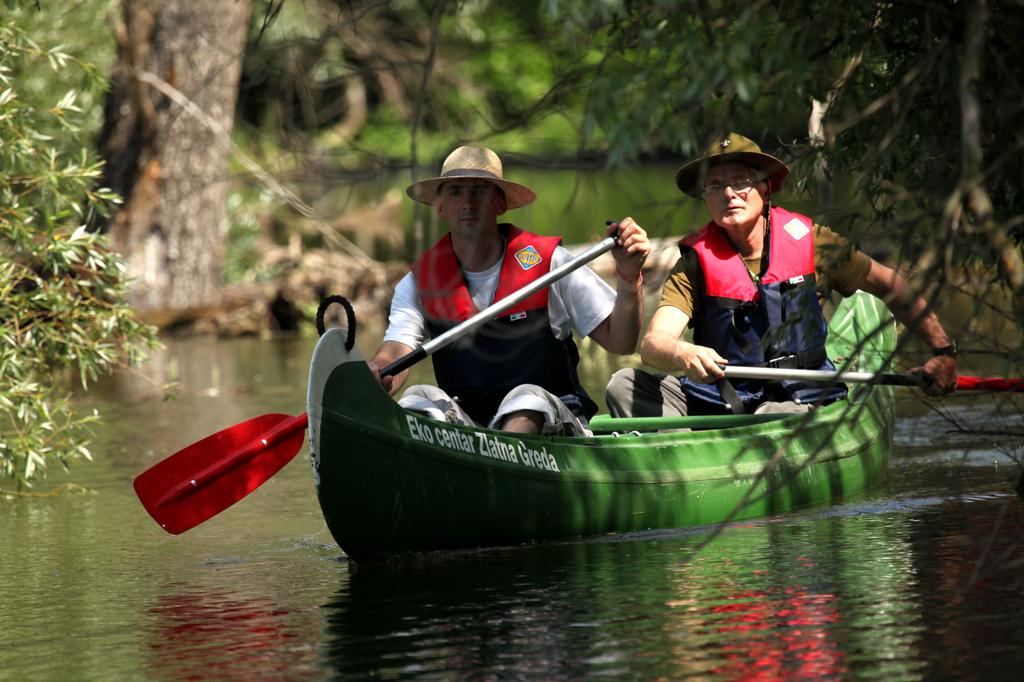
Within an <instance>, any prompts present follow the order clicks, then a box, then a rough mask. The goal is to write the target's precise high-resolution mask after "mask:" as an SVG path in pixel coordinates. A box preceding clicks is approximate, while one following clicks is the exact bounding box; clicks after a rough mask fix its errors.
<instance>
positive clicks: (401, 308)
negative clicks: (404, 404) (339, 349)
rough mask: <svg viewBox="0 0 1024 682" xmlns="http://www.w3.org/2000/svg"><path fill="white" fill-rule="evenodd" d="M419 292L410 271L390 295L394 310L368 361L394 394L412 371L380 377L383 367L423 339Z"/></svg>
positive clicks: (392, 309)
mask: <svg viewBox="0 0 1024 682" xmlns="http://www.w3.org/2000/svg"><path fill="white" fill-rule="evenodd" d="M418 303H419V294H418V293H417V292H416V284H415V281H414V280H413V277H412V274H407V275H406V276H405V277H403V278H402V279H401V280H399V282H398V285H397V286H396V287H395V295H394V296H393V297H392V298H391V311H390V313H389V314H388V328H387V330H386V331H385V332H384V340H383V342H382V343H381V344H380V348H378V349H377V352H376V353H374V356H373V358H372V359H371V360H370V361H369V362H367V364H368V365H369V366H370V371H371V372H372V373H373V376H374V377H376V379H377V381H379V382H380V383H381V385H382V386H383V387H384V388H385V389H386V390H387V392H388V395H394V394H395V393H397V392H398V390H399V389H400V388H401V387H402V385H403V384H404V383H405V381H406V379H408V378H409V370H405V371H404V372H399V373H398V374H397V375H395V376H392V377H384V378H383V379H381V376H380V370H381V369H383V368H384V367H387V366H388V365H389V364H391V363H392V362H394V361H395V360H397V359H398V358H400V357H402V356H404V355H406V354H408V353H411V352H412V351H413V349H414V348H416V347H417V346H419V345H420V343H421V342H422V341H423V333H424V331H423V330H424V321H423V312H422V311H421V310H420V309H419V305H418Z"/></svg>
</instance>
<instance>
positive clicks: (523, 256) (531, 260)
mask: <svg viewBox="0 0 1024 682" xmlns="http://www.w3.org/2000/svg"><path fill="white" fill-rule="evenodd" d="M516 260H517V261H519V265H520V266H521V267H522V268H523V270H529V269H530V268H532V267H533V266H534V265H540V262H541V261H542V260H543V259H542V258H541V257H540V254H539V253H537V249H535V248H533V247H532V246H527V247H526V248H525V249H520V250H518V251H516Z"/></svg>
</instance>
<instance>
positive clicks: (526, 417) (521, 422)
mask: <svg viewBox="0 0 1024 682" xmlns="http://www.w3.org/2000/svg"><path fill="white" fill-rule="evenodd" d="M499 428H500V429H501V430H502V431H508V432H510V433H540V432H541V430H542V429H543V428H544V415H543V414H541V413H540V412H534V411H533V410H517V411H515V412H510V413H509V414H507V415H505V417H504V418H503V419H502V420H501V425H500V427H499Z"/></svg>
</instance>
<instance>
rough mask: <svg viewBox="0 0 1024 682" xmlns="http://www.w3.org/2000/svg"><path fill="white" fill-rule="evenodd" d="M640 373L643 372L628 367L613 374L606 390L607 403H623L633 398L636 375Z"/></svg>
mask: <svg viewBox="0 0 1024 682" xmlns="http://www.w3.org/2000/svg"><path fill="white" fill-rule="evenodd" d="M639 371H641V370H637V369H633V368H631V367H627V368H625V369H620V370H619V371H618V372H616V373H615V374H613V375H612V378H611V379H610V380H609V381H608V386H607V387H606V388H605V390H604V396H605V401H606V402H607V401H610V400H615V402H617V403H621V402H623V401H624V400H626V399H627V398H629V396H632V395H633V387H634V386H635V385H636V375H637V372H639Z"/></svg>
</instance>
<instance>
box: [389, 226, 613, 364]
mask: <svg viewBox="0 0 1024 682" xmlns="http://www.w3.org/2000/svg"><path fill="white" fill-rule="evenodd" d="M615 244H616V240H615V237H606V238H605V239H604V240H602V241H601V242H599V243H597V244H595V245H593V246H591V247H590V248H589V249H587V250H586V251H584V252H583V253H581V254H580V255H578V256H576V257H575V258H573V259H572V260H571V261H569V262H568V263H563V264H562V265H560V266H558V267H557V268H555V269H554V270H552V271H551V272H549V273H548V274H546V275H544V276H543V277H541V278H539V279H537V280H535V281H533V282H531V283H529V284H527V285H526V286H525V287H523V288H522V289H519V290H518V291H516V292H515V293H512V294H509V295H508V296H506V297H505V298H503V299H501V300H500V301H496V302H494V303H492V304H491V305H489V306H487V307H486V308H484V309H483V310H481V311H480V312H478V313H477V314H476V315H474V316H473V317H471V318H469V319H468V320H466V321H465V322H462V323H461V324H459V325H458V326H455V327H452V328H451V329H449V330H448V331H446V332H445V333H443V334H441V335H439V336H437V337H435V338H433V339H431V340H430V341H427V342H426V343H425V344H423V345H422V346H420V347H419V348H417V349H416V350H414V351H412V352H411V353H408V354H406V355H403V356H402V357H400V358H398V359H397V360H395V361H394V362H392V363H391V364H389V365H387V366H385V367H384V368H382V369H381V370H380V375H381V377H386V376H391V375H393V374H398V373H399V372H403V371H405V370H407V369H409V368H410V367H412V366H413V365H415V364H416V363H417V362H419V361H420V360H424V359H425V358H427V357H429V356H430V355H433V354H434V353H435V352H436V351H438V350H440V349H441V348H443V347H445V346H447V345H448V344H449V343H451V342H452V341H454V340H456V339H458V338H460V337H462V336H465V335H466V334H468V333H470V332H471V331H473V330H474V329H476V328H477V327H480V326H481V325H484V324H486V323H487V322H490V321H491V320H492V319H494V318H495V317H497V316H498V314H499V313H501V312H502V311H503V310H506V309H508V308H510V307H512V306H514V305H515V304H516V303H519V302H520V301H522V300H524V299H527V298H529V297H530V296H533V295H534V294H535V293H537V292H538V291H540V290H541V289H543V288H544V287H546V286H548V285H550V284H551V283H552V282H555V281H556V280H559V279H561V278H562V277H565V276H566V275H568V274H569V273H570V272H572V271H574V270H578V269H579V268H581V267H583V266H584V265H586V264H587V263H589V262H590V261H592V260H594V259H595V258H597V257H598V256H600V255H601V254H603V253H607V252H608V251H610V250H611V249H612V247H614V246H615Z"/></svg>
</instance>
